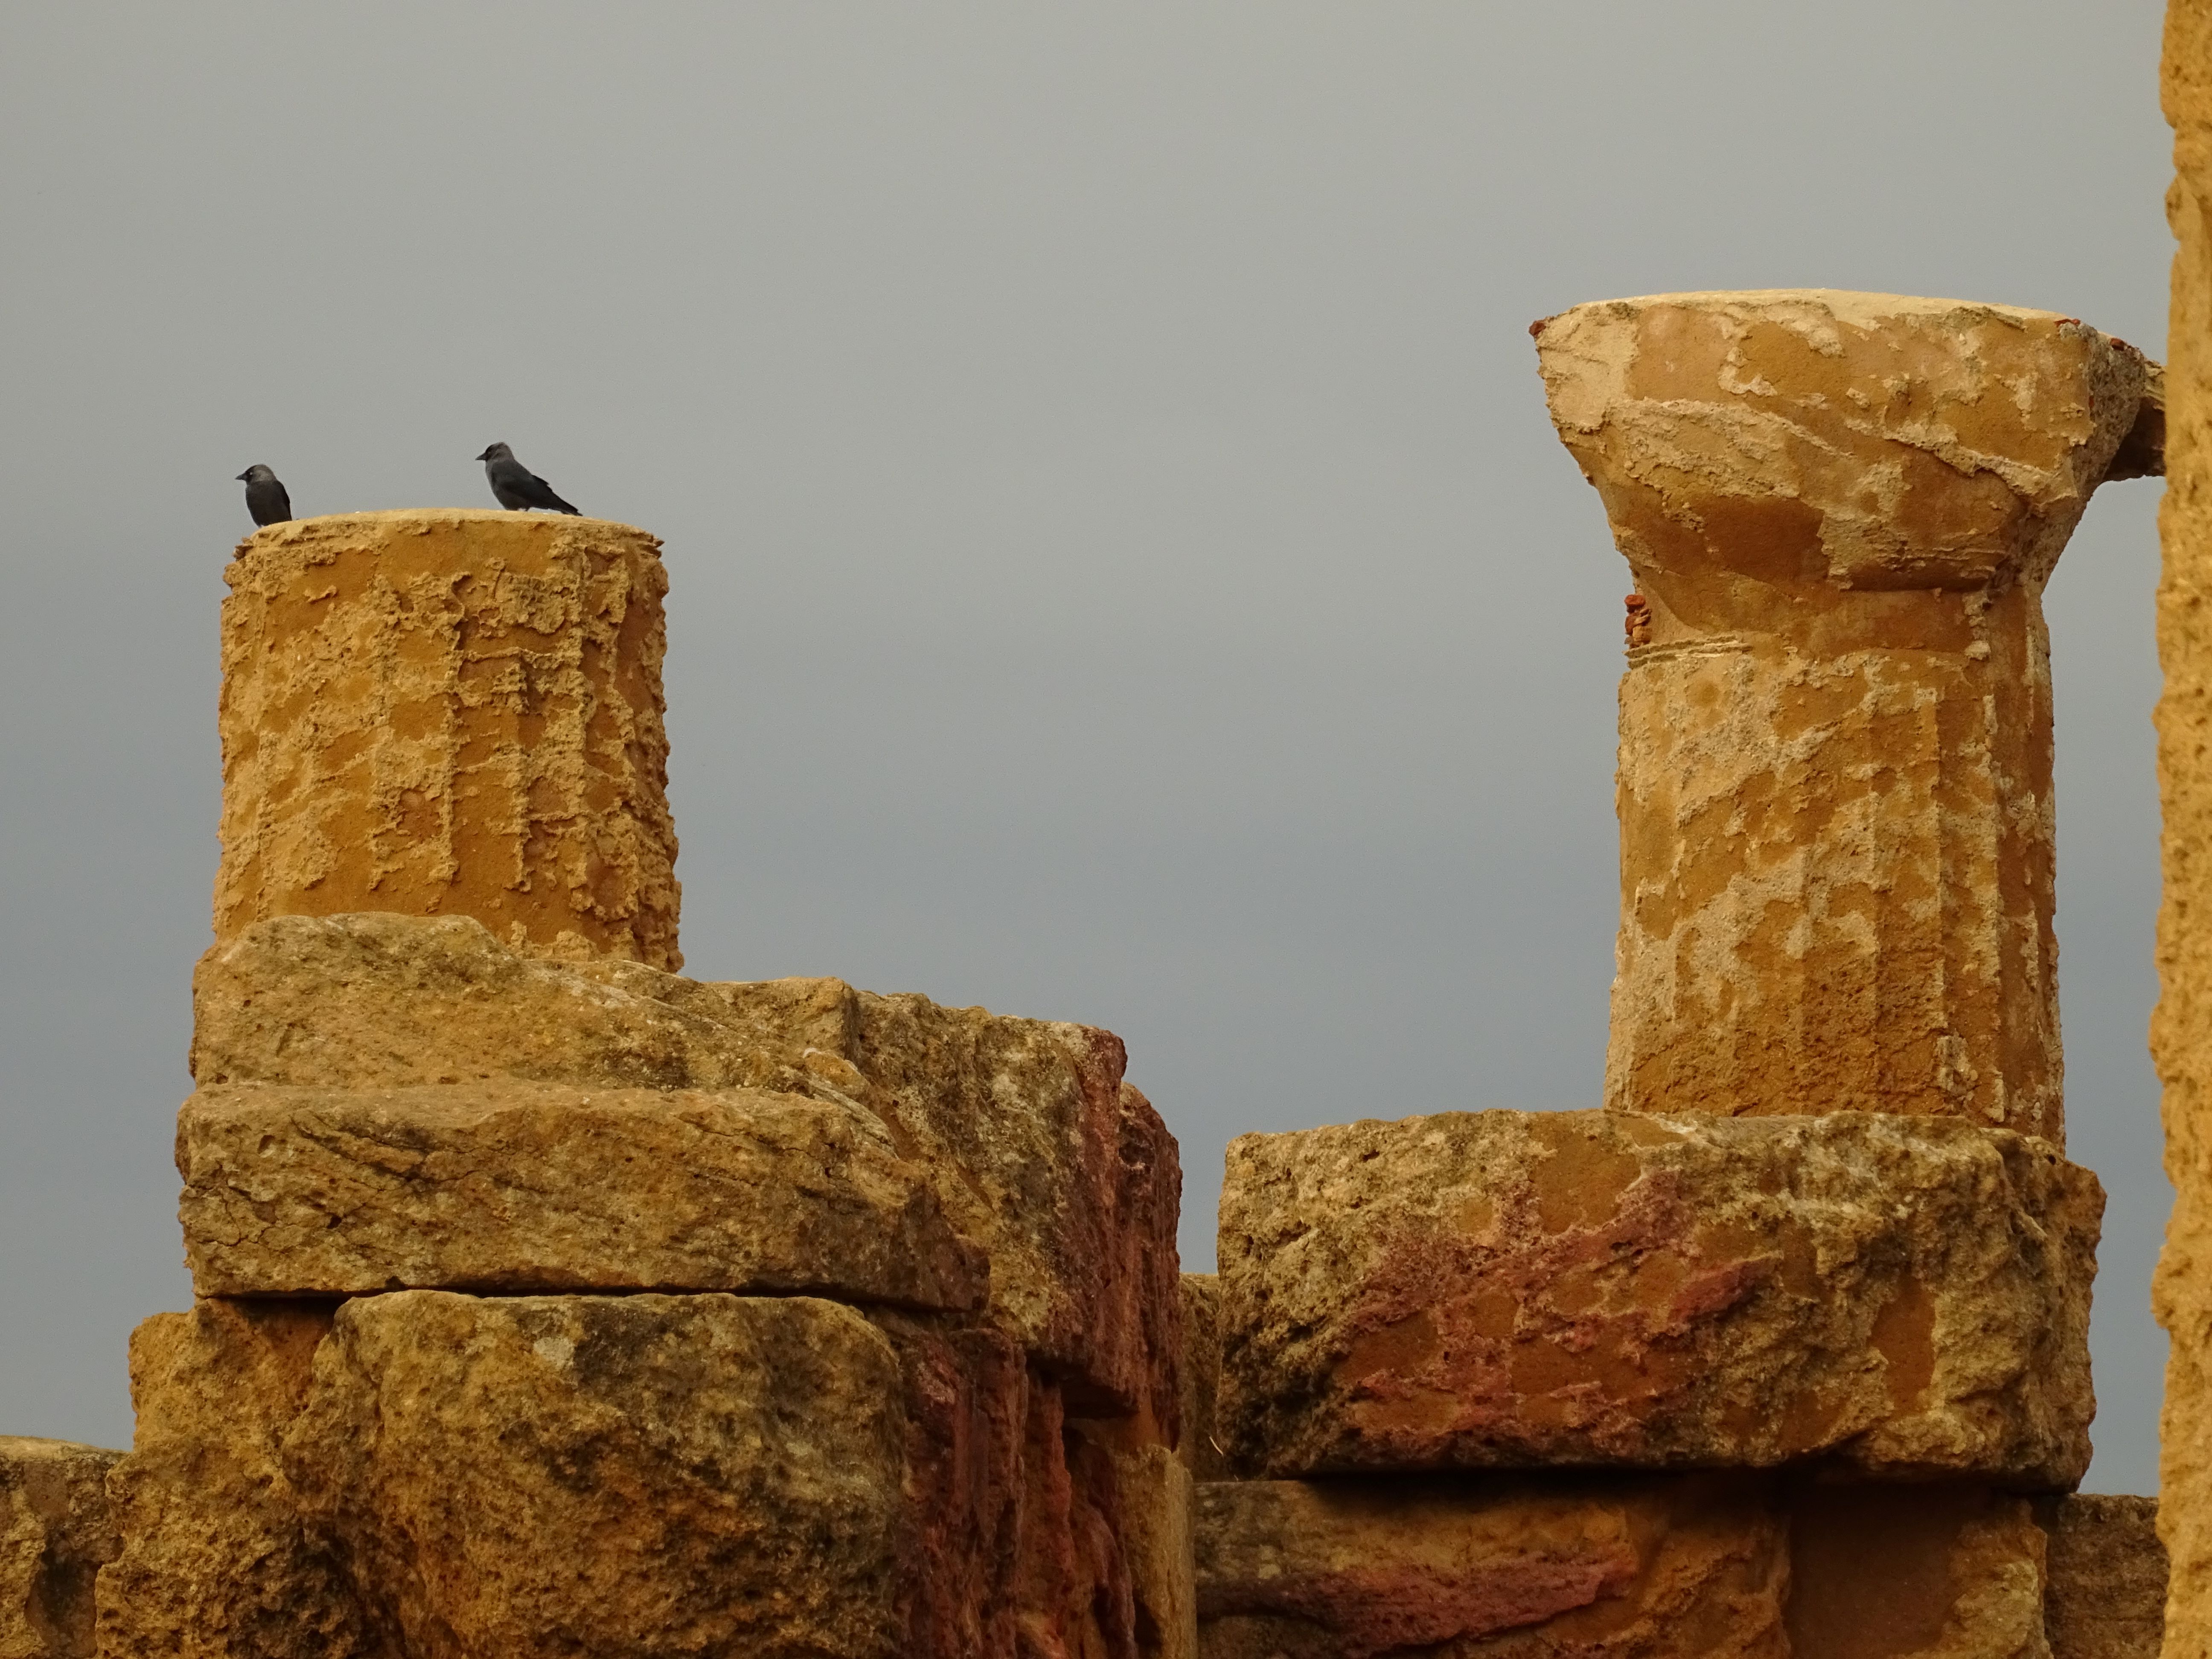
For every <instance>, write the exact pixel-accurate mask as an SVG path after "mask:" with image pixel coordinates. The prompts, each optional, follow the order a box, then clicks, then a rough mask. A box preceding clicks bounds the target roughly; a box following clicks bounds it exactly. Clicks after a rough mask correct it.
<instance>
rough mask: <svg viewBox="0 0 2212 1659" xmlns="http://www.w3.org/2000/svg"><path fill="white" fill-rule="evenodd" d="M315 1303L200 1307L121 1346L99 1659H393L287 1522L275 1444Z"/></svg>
mask: <svg viewBox="0 0 2212 1659" xmlns="http://www.w3.org/2000/svg"><path fill="white" fill-rule="evenodd" d="M330 1328H331V1304H328V1303H319V1304H299V1303H284V1302H260V1303H251V1302H248V1303H239V1302H203V1303H200V1304H197V1306H195V1307H194V1308H193V1309H192V1310H191V1312H189V1313H169V1314H156V1315H155V1316H154V1317H153V1318H151V1319H149V1320H148V1321H147V1322H145V1323H144V1324H143V1325H141V1326H140V1327H139V1328H137V1331H135V1332H133V1333H132V1334H131V1404H132V1406H133V1407H135V1408H136V1410H137V1419H138V1420H137V1430H136V1432H135V1434H134V1436H133V1437H132V1440H131V1451H130V1454H129V1455H127V1456H126V1457H125V1458H124V1459H123V1460H122V1462H119V1463H118V1464H117V1465H116V1466H115V1469H114V1472H113V1474H112V1475H111V1477H110V1479H109V1481H108V1491H109V1494H110V1496H111V1498H112V1502H113V1505H114V1516H115V1523H116V1528H117V1531H118V1535H119V1538H120V1541H121V1549H120V1552H119V1553H118V1555H117V1556H116V1558H115V1559H113V1560H112V1561H110V1562H109V1563H108V1564H107V1565H106V1566H104V1567H102V1568H101V1569H100V1576H99V1580H98V1584H97V1589H96V1598H97V1601H98V1606H99V1653H100V1659H147V1656H149V1655H162V1656H173V1659H399V1656H398V1655H397V1654H396V1653H395V1652H393V1650H391V1649H390V1648H388V1647H387V1646H386V1644H385V1642H384V1640H383V1638H381V1637H380V1635H379V1634H378V1632H376V1630H375V1629H374V1626H372V1624H371V1623H370V1621H369V1620H368V1617H367V1616H366V1614H365V1613H364V1612H363V1610H362V1606H361V1604H360V1602H359V1601H356V1598H355V1596H354V1594H353V1589H352V1586H351V1584H350V1583H349V1581H348V1579H347V1577H346V1576H345V1574H344V1572H343V1570H342V1568H341V1565H340V1564H339V1562H338V1561H337V1559H335V1558H334V1556H333V1555H332V1553H331V1551H330V1550H329V1549H328V1548H327V1547H325V1543H324V1541H322V1540H320V1539H319V1538H318V1537H317V1536H316V1535H315V1534H313V1532H312V1531H311V1530H310V1529H309V1528H307V1527H306V1526H305V1525H304V1524H303V1522H302V1520H301V1513H300V1507H299V1503H298V1498H297V1494H296V1493H295V1491H294V1489H293V1486H292V1484H291V1481H290V1479H289V1476H288V1474H286V1472H285V1468H284V1465H283V1458H282V1455H281V1452H280V1444H281V1442H282V1439H283V1434H284V1431H285V1430H286V1428H287V1427H288V1426H289V1425H290V1424H291V1422H292V1421H293V1419H295V1416H296V1415H297V1414H298V1412H299V1410H300V1407H301V1402H302V1401H304V1400H305V1398H306V1396H307V1384H308V1380H309V1376H310V1375H311V1371H312V1367H313V1362H314V1354H315V1348H316V1346H317V1344H319V1342H320V1341H321V1340H322V1339H323V1338H324V1336H325V1334H328V1332H329V1330H330Z"/></svg>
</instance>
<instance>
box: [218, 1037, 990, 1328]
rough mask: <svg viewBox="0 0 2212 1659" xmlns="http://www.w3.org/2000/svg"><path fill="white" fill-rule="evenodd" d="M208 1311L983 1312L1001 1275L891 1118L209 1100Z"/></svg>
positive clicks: (689, 1100) (642, 1094) (765, 1103)
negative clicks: (955, 1217)
mask: <svg viewBox="0 0 2212 1659" xmlns="http://www.w3.org/2000/svg"><path fill="white" fill-rule="evenodd" d="M177 1168H178V1170H179V1173H180V1174H181V1175H182V1176H184V1183H185V1190H184V1198H183V1201H182V1206H181V1214H182V1218H183V1222H184V1230H185V1261H186V1262H187V1264H188V1265H189V1266H190V1267H191V1270H192V1278H193V1283H194V1285H195V1286H196V1287H197V1290H198V1291H199V1293H200V1294H201V1295H202V1296H204V1297H208V1296H270V1295H280V1296H281V1295H299V1294H303V1293H306V1294H361V1293H364V1292H371V1291H383V1290H392V1289H401V1288H428V1289H445V1290H478V1291H506V1292H532V1291H573V1290H607V1291H612V1290H678V1291H750V1292H756V1293H768V1292H778V1293H790V1294H804V1295H821V1296H829V1297H838V1298H843V1299H847V1300H853V1301H860V1302H869V1303H887V1304H894V1305H901V1306H908V1307H915V1308H922V1309H939V1310H945V1309H952V1310H962V1309H976V1308H980V1307H981V1305H982V1304H983V1302H984V1299H985V1297H986V1296H987V1288H988V1284H989V1277H990V1275H989V1264H988V1262H987V1261H986V1260H985V1258H984V1256H983V1254H982V1251H981V1249H980V1248H979V1247H977V1246H975V1245H974V1244H972V1243H969V1242H968V1241H967V1240H965V1239H963V1238H961V1237H958V1236H957V1235H956V1234H955V1233H954V1232H953V1231H952V1228H951V1225H950V1224H949V1223H948V1222H947V1221H946V1219H945V1214H944V1211H943V1208H942V1206H940V1205H939V1201H938V1198H937V1194H936V1190H935V1188H934V1187H933V1185H932V1183H931V1182H930V1181H929V1179H928V1177H927V1175H926V1173H925V1172H924V1171H922V1170H920V1169H919V1168H917V1167H916V1166H915V1165H914V1164H908V1163H907V1162H905V1161H904V1160H902V1158H899V1157H898V1155H897V1154H896V1152H895V1151H893V1149H892V1146H891V1142H890V1136H889V1134H888V1133H886V1132H885V1130H884V1126H883V1125H882V1123H881V1122H880V1121H878V1120H877V1119H876V1118H875V1117H874V1116H873V1115H872V1114H870V1113H867V1112H866V1111H863V1110H861V1109H858V1108H855V1107H851V1106H847V1105H842V1104H839V1103H835V1102H817V1101H811V1100H807V1099H804V1098H802V1097H797V1096H793V1095H780V1094H765V1093H761V1092H759V1091H747V1090H732V1091H721V1092H715V1093H707V1092H702V1091H695V1090H654V1089H635V1088H630V1089H623V1088H607V1087H599V1088H580V1087H577V1086H574V1085H555V1084H541V1083H522V1082H515V1081H512V1080H506V1079H502V1080H499V1081H495V1082H490V1083H477V1082H469V1083H459V1084H454V1085H449V1086H447V1087H442V1088H399V1089H310V1088H300V1087H295V1086H289V1085H265V1084H210V1085H208V1086H207V1087H205V1088H204V1089H202V1090H201V1091H199V1092H198V1093H197V1094H196V1095H194V1096H193V1097H192V1098H191V1099H190V1100H189V1101H187V1102H185V1107H184V1109H183V1110H182V1112H180V1113H179V1115H178V1120H177Z"/></svg>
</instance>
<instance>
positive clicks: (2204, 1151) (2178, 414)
mask: <svg viewBox="0 0 2212 1659" xmlns="http://www.w3.org/2000/svg"><path fill="white" fill-rule="evenodd" d="M2161 84H2162V92H2163V100H2164V103H2165V106H2166V119H2167V120H2169V121H2170V122H2172V124H2173V167H2174V174H2175V176H2174V180H2173V185H2172V189H2171V190H2170V191H2167V193H2166V219H2167V222H2169V223H2170V224H2171V225H2172V229H2173V234H2174V239H2175V240H2176V241H2178V242H2179V244H2180V246H2179V249H2178V250H2177V252H2175V254H2174V258H2173V289H2172V313H2171V325H2170V327H2169V329H2168V337H2169V339H2170V340H2171V342H2172V343H2171V345H2170V347H2169V348H2168V349H2169V350H2170V351H2171V353H2172V362H2171V366H2170V368H2169V387H2168V392H2167V398H2168V403H2169V406H2170V412H2169V415H2168V419H2167V436H2166V498H2165V500H2164V501H2162V502H2161V503H2160V509H2159V533H2160V541H2161V543H2162V544H2164V549H2165V568H2164V571H2163V574H2162V576H2161V578H2160V583H2159V592H2158V656H2159V665H2160V667H2161V668H2162V669H2163V670H2164V671H2165V676H2166V684H2165V690H2164V691H2163V693H2162V694H2161V695H2160V698H2159V704H2158V714H2157V726H2158V747H2159V799H2160V807H2161V810H2162V814H2163V819H2164V835H2163V842H2162V858H2163V863H2164V866H2165V877H2166V885H2165V899H2164V903H2163V905H2162V907H2161V908H2160V911H2159V922H2158V969H2159V1002H2158V1008H2157V1011H2156V1012H2154V1014H2153V1015H2152V1017H2151V1031H2150V1039H2151V1057H2152V1059H2153V1060H2154V1061H2155V1062H2156V1063H2157V1066H2158V1071H2159V1077H2160V1081H2161V1082H2163V1083H2164V1085H2165V1102H2164V1112H2165V1118H2166V1176H2167V1177H2168V1178H2169V1179H2170V1180H2172V1182H2173V1188H2174V1201H2173V1213H2172V1218H2171V1219H2170V1220H2169V1221H2168V1222H2167V1223H2166V1249H2165V1252H2164V1254H2163V1255H2161V1256H2160V1259H2159V1267H2158V1279H2157V1284H2156V1287H2155V1289H2154V1293H2153V1295H2154V1305H2155V1306H2156V1308H2157V1310H2158V1317H2159V1322H2160V1324H2162V1325H2163V1326H2165V1327H2166V1335H2167V1337H2168V1338H2169V1340H2170V1344H2171V1346H2169V1348H2168V1351H2167V1352H2168V1358H2167V1361H2166V1410H2165V1414H2164V1417H2163V1418H2162V1419H2161V1421H2160V1434H2159V1454H2160V1469H2159V1476H2160V1479H2159V1491H2160V1510H2159V1532H2160V1535H2161V1536H2162V1537H2163V1538H2164V1539H2165V1541H2166V1548H2167V1549H2168V1550H2169V1551H2170V1552H2171V1553H2172V1573H2173V1577H2172V1589H2171V1592H2170V1595H2169V1597H2168V1600H2167V1602H2166V1652H2167V1653H2168V1654H2169V1655H2171V1656H2173V1659H2191V1656H2195V1655H2198V1654H2203V1653H2205V1652H2208V1651H2212V928H2208V927H2207V925H2206V920H2205V911H2206V908H2207V907H2208V906H2212V863H2208V858H2212V759H2209V758H2208V757H2212V610H2209V609H2208V604H2207V601H2208V599H2212V442H2208V439H2212V430H2208V420H2209V419H2212V404H2208V398H2212V226H2208V224H2207V222H2206V212H2207V208H2208V204H2212V4H2208V3H2206V0H2171V3H2170V5H2169V6H2168V8H2167V11H2166V61H2165V65H2164V72H2163V75H2162V77H2161Z"/></svg>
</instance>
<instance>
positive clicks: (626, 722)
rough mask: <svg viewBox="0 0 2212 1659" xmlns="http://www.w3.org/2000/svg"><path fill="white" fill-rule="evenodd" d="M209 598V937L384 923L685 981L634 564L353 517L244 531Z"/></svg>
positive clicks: (568, 537)
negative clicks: (213, 603)
mask: <svg viewBox="0 0 2212 1659" xmlns="http://www.w3.org/2000/svg"><path fill="white" fill-rule="evenodd" d="M227 576H228V581H229V583H230V587H231V593H230V597H229V598H228V599H226V600H224V601H223V607H222V670H223V683H222V709H221V722H222V774H223V798H222V803H223V804H222V870H221V872H220V873H219V874H218V875H217V877H216V891H215V931H216V938H218V939H228V938H231V937H233V936H234V935H235V934H236V933H238V932H239V931H240V929H242V928H244V927H246V926H248V925H249V924H250V923H252V922H254V921H260V920H262V919H263V918H264V917H268V916H282V915H315V916H323V915H336V914H338V913H340V912H343V911H349V910H397V911H401V912H404V913H405V914H409V915H470V916H474V917H476V918H477V920H478V921H482V922H483V923H484V924H485V925H486V926H488V927H490V928H491V929H492V930H493V931H494V932H495V933H497V934H498V935H499V936H500V937H501V939H507V941H509V942H510V943H513V944H515V945H531V946H535V947H538V948H540V949H545V950H556V951H568V952H570V953H571V954H574V953H575V952H577V951H584V950H586V949H596V950H602V951H611V952H613V953H614V954H616V955H618V956H625V957H634V958H635V959H636V960H637V961H640V962H643V963H651V964H652V965H653V966H654V967H656V968H671V969H672V968H679V967H681V966H683V963H684V958H683V955H682V953H681V952H680V951H678V949H677V944H676V925H677V905H678V887H677V883H676V875H675V863H676V826H675V822H674V820H673V819H671V817H670V816H669V812H668V736H667V732H665V729H664V727H663V726H662V722H661V716H662V702H661V693H660V659H661V655H662V653H663V651H664V650H665V629H664V626H663V623H662V621H661V603H660V602H661V599H662V596H663V595H664V594H665V593H666V592H667V591H668V579H667V576H666V574H665V573H664V572H663V571H662V569H661V566H660V544H659V542H658V541H656V540H655V539H654V538H652V537H651V536H648V535H647V534H646V533H645V532H643V531H641V530H633V529H631V528H630V527H629V526H627V525H618V524H609V523H606V522H605V521H604V520H598V519H571V518H564V517H560V516H557V515H546V516H538V515H535V514H531V513H496V512H477V511H471V510H468V509H463V508H447V509H441V510H440V511H437V512H401V513H345V514H341V515H339V516H337V517H333V518H326V519H306V520H294V521H291V522H288V523H284V524H278V525H271V526H269V527H268V528H267V529H265V530H262V531H258V532H255V533H254V534H253V535H252V536H251V537H249V538H246V541H245V542H244V543H243V544H240V548H239V550H238V553H237V556H235V557H234V559H233V560H232V562H231V565H230V568H229V570H228V573H227Z"/></svg>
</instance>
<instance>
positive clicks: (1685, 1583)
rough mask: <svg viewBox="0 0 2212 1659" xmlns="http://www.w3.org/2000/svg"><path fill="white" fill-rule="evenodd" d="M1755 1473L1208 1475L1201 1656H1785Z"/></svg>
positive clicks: (1778, 1530)
mask: <svg viewBox="0 0 2212 1659" xmlns="http://www.w3.org/2000/svg"><path fill="white" fill-rule="evenodd" d="M1772 1498H1773V1493H1772V1489H1771V1483H1770V1482H1768V1481H1766V1480H1761V1479H1759V1478H1758V1477H1745V1476H1741V1475H1697V1476H1687V1477H1644V1478H1638V1477H1634V1476H1607V1477H1596V1478H1578V1477H1564V1478H1562V1477H1553V1478H1551V1479H1549V1480H1541V1479H1537V1480H1532V1479H1529V1478H1528V1477H1522V1476H1496V1475H1492V1476H1404V1477H1395V1478H1390V1479H1380V1478H1364V1479H1352V1480H1328V1481H1311V1482H1306V1481H1287V1480H1285V1481H1277V1480H1267V1481H1228V1482H1214V1483H1206V1484H1201V1485H1200V1486H1199V1487H1198V1504H1197V1519H1196V1533H1197V1565H1198V1605H1199V1618H1200V1651H1201V1652H1203V1653H1204V1654H1205V1655H1206V1659H1377V1656H1383V1655H1411V1654H1416V1653H1418V1654H1420V1655H1422V1656H1425V1659H1554V1656H1556V1659H1787V1656H1789V1655H1790V1645H1789V1642H1788V1638H1787V1636H1786V1633H1785V1627H1784V1618H1785V1600H1786V1596H1787V1592H1788V1586H1789V1551H1788V1546H1787V1540H1786V1528H1785V1526H1784V1519H1783V1515H1782V1511H1781V1510H1780V1509H1779V1508H1778V1506H1777V1504H1775V1503H1774V1502H1773V1501H1772Z"/></svg>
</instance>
